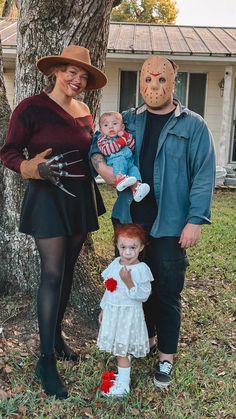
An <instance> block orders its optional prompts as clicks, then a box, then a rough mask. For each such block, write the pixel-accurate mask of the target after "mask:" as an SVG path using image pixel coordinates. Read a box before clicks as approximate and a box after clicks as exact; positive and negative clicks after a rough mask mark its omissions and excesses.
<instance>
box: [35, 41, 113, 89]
mask: <svg viewBox="0 0 236 419" xmlns="http://www.w3.org/2000/svg"><path fill="white" fill-rule="evenodd" d="M58 64H71V65H75V66H76V67H82V68H83V69H84V70H86V71H87V72H88V75H89V78H88V83H87V86H86V90H96V89H100V88H102V87H103V86H105V84H106V83H107V78H106V76H105V74H104V73H103V72H102V71H101V70H99V69H98V68H96V67H94V66H93V65H91V60H90V56H89V50H88V49H87V48H84V47H80V46H79V45H69V46H68V47H66V48H64V49H63V51H62V53H61V54H60V55H48V56H46V57H42V58H40V59H39V60H38V61H37V67H38V69H39V70H40V71H41V72H42V73H43V74H45V76H50V74H52V72H53V68H54V66H56V65H58Z"/></svg>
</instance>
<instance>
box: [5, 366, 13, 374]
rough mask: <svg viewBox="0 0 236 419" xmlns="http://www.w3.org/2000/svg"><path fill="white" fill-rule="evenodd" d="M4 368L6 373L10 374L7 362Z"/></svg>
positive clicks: (10, 369) (10, 370)
mask: <svg viewBox="0 0 236 419" xmlns="http://www.w3.org/2000/svg"><path fill="white" fill-rule="evenodd" d="M4 369H5V372H6V373H7V374H10V373H11V372H12V368H11V367H10V366H9V365H8V364H6V365H5V367H4Z"/></svg>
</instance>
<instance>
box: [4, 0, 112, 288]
mask: <svg viewBox="0 0 236 419" xmlns="http://www.w3.org/2000/svg"><path fill="white" fill-rule="evenodd" d="M113 1H114V0H107V1H104V0H96V1H94V0H85V1H83V2H81V1H79V0H77V1H72V0H64V1H63V2H62V1H61V0H46V1H45V0H20V1H18V7H19V18H18V35H17V66H16V78H15V99H14V103H15V104H17V103H19V102H20V101H21V100H22V99H23V98H25V97H28V96H31V95H33V94H35V93H38V92H40V91H41V90H42V86H43V76H42V75H41V74H40V73H39V72H38V70H37V68H36V65H35V63H36V61H37V59H38V58H40V57H42V56H45V55H51V54H58V53H60V52H61V50H62V49H63V48H64V47H65V46H67V45H69V44H70V43H75V44H79V45H81V46H85V47H86V48H88V49H89V50H90V55H91V61H92V64H93V65H95V66H96V67H99V68H100V69H103V68H104V63H105V56H106V48H107V41H108V31H109V18H110V13H111V10H112V6H113ZM116 3H117V1H116ZM99 99H100V92H99V91H95V92H92V93H90V94H88V95H86V101H87V103H88V105H89V107H90V109H91V112H92V114H93V115H94V116H95V115H96V112H97V109H98V105H99ZM4 179H6V185H5V195H4V199H3V214H4V217H3V218H4V220H5V221H4V224H2V220H1V225H4V226H5V233H3V232H2V231H1V233H0V234H1V236H0V242H1V248H2V251H3V250H4V249H5V246H6V243H7V246H8V255H7V261H8V268H9V269H7V270H6V271H5V272H4V271H3V276H6V277H7V280H8V287H7V289H12V288H15V289H16V288H20V289H22V288H23V289H28V288H29V287H30V288H31V287H34V284H35V283H36V282H37V280H38V274H39V269H38V262H37V252H36V251H35V246H34V242H33V240H32V238H30V237H27V236H25V235H22V234H19V233H18V221H19V213H20V205H21V201H22V196H23V191H24V188H25V182H24V183H23V182H22V180H21V179H20V177H19V176H18V175H14V174H13V173H12V172H10V171H8V170H7V169H5V170H4ZM3 243H4V247H3ZM4 253H5V252H4ZM4 269H6V267H5V268H4Z"/></svg>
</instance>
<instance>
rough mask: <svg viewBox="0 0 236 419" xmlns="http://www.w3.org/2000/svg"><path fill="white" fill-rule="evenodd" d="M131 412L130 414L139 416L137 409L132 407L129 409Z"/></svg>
mask: <svg viewBox="0 0 236 419" xmlns="http://www.w3.org/2000/svg"><path fill="white" fill-rule="evenodd" d="M131 414H132V415H133V416H139V410H138V409H135V408H133V409H131Z"/></svg>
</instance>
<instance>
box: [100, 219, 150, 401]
mask: <svg viewBox="0 0 236 419" xmlns="http://www.w3.org/2000/svg"><path fill="white" fill-rule="evenodd" d="M114 242H115V244H116V246H117V248H118V251H119V255H120V256H119V257H117V258H116V259H115V260H114V261H113V262H112V263H111V264H110V265H109V266H108V267H107V268H106V269H105V270H104V271H103V272H102V277H103V279H104V286H105V288H106V291H105V293H104V295H103V297H102V300H101V303H100V306H101V309H102V311H101V313H100V315H99V323H100V330H99V334H98V340H97V345H98V347H99V348H100V349H101V350H104V351H107V352H109V353H112V354H113V355H116V356H117V363H118V374H114V373H113V372H110V373H109V372H106V373H104V374H103V376H102V377H103V381H102V384H101V391H102V394H103V395H105V396H108V397H119V396H123V395H125V394H127V393H129V391H130V387H129V385H130V356H129V355H133V356H135V357H136V358H139V357H144V356H146V354H147V353H148V352H149V338H148V332H147V327H146V323H145V319H144V313H143V307H142V303H143V302H144V301H146V300H147V299H148V297H149V295H150V293H151V281H153V276H152V273H151V271H150V269H149V267H148V266H147V265H146V264H145V263H144V262H140V261H139V259H138V257H139V253H140V252H141V251H142V250H143V248H144V245H145V244H146V234H145V231H144V229H143V228H142V227H141V226H140V225H138V224H124V225H118V226H116V228H115V233H114Z"/></svg>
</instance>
